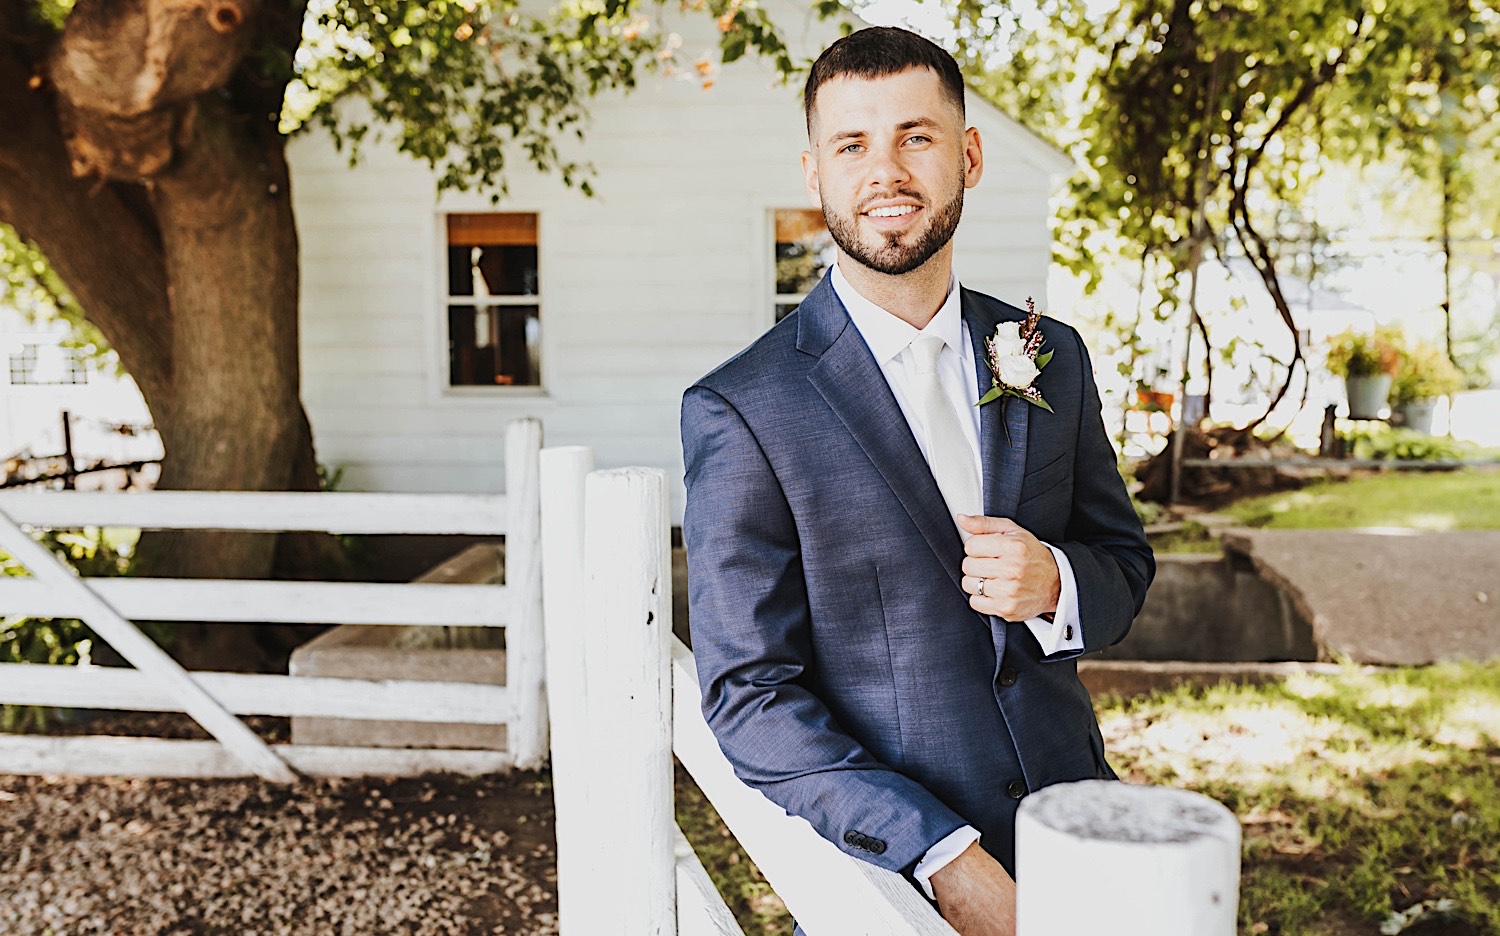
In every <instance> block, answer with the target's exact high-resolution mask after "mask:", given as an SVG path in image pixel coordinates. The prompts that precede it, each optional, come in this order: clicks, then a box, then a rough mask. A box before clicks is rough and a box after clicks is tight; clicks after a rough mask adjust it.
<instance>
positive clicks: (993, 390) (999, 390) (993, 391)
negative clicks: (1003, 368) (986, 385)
mask: <svg viewBox="0 0 1500 936" xmlns="http://www.w3.org/2000/svg"><path fill="white" fill-rule="evenodd" d="M1004 392H1005V388H1004V387H1002V386H1000V385H999V384H995V385H994V386H992V387H990V389H989V391H988V392H987V393H985V395H984V396H982V397H980V398H979V402H978V403H975V404H974V405H975V406H983V405H984V404H986V403H988V402H990V401H991V400H994V399H997V398H998V397H999V396H1000V395H1001V394H1003V393H1004Z"/></svg>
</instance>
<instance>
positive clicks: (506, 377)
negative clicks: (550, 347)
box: [448, 305, 542, 387]
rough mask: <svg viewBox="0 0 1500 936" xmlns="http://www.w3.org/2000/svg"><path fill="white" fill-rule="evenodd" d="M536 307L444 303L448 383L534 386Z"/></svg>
mask: <svg viewBox="0 0 1500 936" xmlns="http://www.w3.org/2000/svg"><path fill="white" fill-rule="evenodd" d="M540 362H541V323H540V321H539V319H538V317H537V307H536V306H494V305H454V306H449V307H448V382H449V384H450V385H452V386H455V387H494V386H505V387H510V386H516V387H535V386H540V385H541V382H542V375H541V364H540Z"/></svg>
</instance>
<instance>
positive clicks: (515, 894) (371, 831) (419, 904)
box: [0, 772, 557, 936]
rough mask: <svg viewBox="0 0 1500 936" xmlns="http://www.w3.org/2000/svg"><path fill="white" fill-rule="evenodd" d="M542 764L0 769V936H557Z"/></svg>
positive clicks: (548, 791)
mask: <svg viewBox="0 0 1500 936" xmlns="http://www.w3.org/2000/svg"><path fill="white" fill-rule="evenodd" d="M555 853H556V852H555V840H554V837H553V824H552V788H551V781H550V775H549V774H547V773H529V772H527V773H514V774H509V775H495V776H490V777H482V778H464V777H455V776H447V775H438V776H432V777H426V778H419V779H409V780H379V779H363V780H344V781H338V780H310V781H307V782H305V783H304V784H302V785H298V786H293V787H281V786H276V785H273V784H266V783H262V782H260V781H256V780H194V781H190V780H127V779H102V780H83V779H77V778H58V777H16V776H4V775H0V882H3V883H0V896H3V899H0V933H4V934H6V936H31V934H36V936H73V934H86V933H109V934H121V936H126V934H128V936H135V934H207V933H213V934H219V933H223V934H229V933H233V934H236V936H271V934H309V936H312V934H317V936H330V934H341V936H342V934H348V936H368V934H381V933H401V934H414V936H416V934H487V936H488V934H519V936H546V934H553V933H556V932H557V898H556V888H555V882H556V865H555Z"/></svg>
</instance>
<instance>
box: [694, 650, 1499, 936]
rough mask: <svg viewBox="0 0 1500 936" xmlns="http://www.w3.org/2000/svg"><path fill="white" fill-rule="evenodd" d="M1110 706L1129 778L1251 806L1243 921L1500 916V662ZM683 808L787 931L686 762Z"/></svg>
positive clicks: (756, 922) (1112, 743) (1447, 926)
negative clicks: (689, 774)
mask: <svg viewBox="0 0 1500 936" xmlns="http://www.w3.org/2000/svg"><path fill="white" fill-rule="evenodd" d="M1098 709H1099V717H1100V724H1101V726H1102V727H1103V730H1104V736H1105V743H1106V745H1107V747H1108V749H1109V753H1110V760H1111V763H1113V764H1114V766H1115V768H1116V769H1117V770H1118V771H1119V773H1120V775H1121V777H1122V778H1124V779H1126V780H1128V781H1131V782H1137V783H1158V784H1164V785H1169V786H1175V787H1183V788H1187V789H1193V790H1198V791H1200V792H1203V793H1206V794H1208V795H1209V796H1212V797H1214V798H1216V799H1218V800H1219V801H1221V802H1223V803H1224V804H1225V805H1227V806H1229V807H1230V808H1231V809H1233V810H1234V811H1235V813H1236V814H1237V815H1238V816H1239V818H1240V821H1241V823H1242V826H1243V828H1244V833H1245V844H1244V860H1243V878H1242V881H1241V894H1240V924H1241V925H1240V932H1241V933H1243V934H1261V933H1265V934H1272V936H1277V934H1283V936H1355V934H1372V936H1373V934H1378V933H1398V932H1406V933H1408V934H1410V936H1417V934H1423V936H1479V934H1494V933H1500V662H1496V663H1490V664H1484V665H1479V664H1465V665H1442V666H1433V667H1409V668H1397V669H1390V670H1384V671H1380V672H1375V673H1372V672H1371V671H1368V670H1361V669H1357V668H1350V669H1348V670H1346V671H1344V672H1343V673H1341V674H1339V675H1336V676H1300V677H1296V678H1293V679H1289V680H1286V681H1284V682H1277V683H1272V684H1268V685H1265V686H1260V687H1230V686H1220V687H1216V688H1213V689H1208V690H1201V689H1200V690H1189V689H1183V690H1179V691H1176V692H1173V693H1169V694H1165V695H1157V696H1151V697H1146V698H1140V699H1132V700H1120V699H1112V698H1105V699H1100V700H1099V704H1098ZM677 808H678V814H679V816H678V819H679V822H680V823H681V824H682V828H683V831H684V832H685V833H686V834H687V836H688V839H689V840H690V841H691V842H692V843H693V847H694V849H695V850H696V851H697V852H698V854H699V856H700V857H701V858H702V859H703V861H704V864H705V865H706V866H707V867H708V869H709V873H710V874H712V875H713V876H714V877H715V878H716V880H717V881H718V883H719V887H720V891H721V892H722V893H724V894H725V895H726V897H727V898H728V899H729V902H730V906H731V908H732V909H733V910H734V911H735V913H736V915H737V916H738V917H739V920H740V924H741V926H742V927H743V928H744V930H745V932H746V934H748V936H772V934H775V936H783V934H789V933H790V932H791V922H790V920H789V919H788V918H787V917H786V915H785V910H784V908H783V907H782V906H781V904H780V901H779V900H778V899H777V898H776V896H775V895H774V893H772V892H771V890H770V888H769V886H768V885H766V884H765V882H764V881H763V880H762V879H761V878H760V876H759V873H758V872H757V871H756V870H755V868H754V867H753V865H751V863H750V861H749V859H748V858H747V857H746V856H745V855H744V854H743V853H742V852H740V851H739V849H738V846H737V845H736V844H735V842H734V840H733V838H731V837H730V836H729V835H728V832H727V830H724V829H723V827H722V826H721V825H720V824H719V821H718V817H717V816H716V815H714V814H713V812H712V809H711V807H709V806H708V805H707V803H706V802H704V801H703V799H702V797H701V794H699V793H698V791H697V789H696V788H695V787H693V786H692V784H691V781H689V780H687V779H686V777H685V776H684V775H682V774H681V773H679V790H678V807H677ZM1022 860H1023V861H1024V858H1023V859H1022ZM1413 908H1415V909H1413ZM1402 914H1404V915H1402Z"/></svg>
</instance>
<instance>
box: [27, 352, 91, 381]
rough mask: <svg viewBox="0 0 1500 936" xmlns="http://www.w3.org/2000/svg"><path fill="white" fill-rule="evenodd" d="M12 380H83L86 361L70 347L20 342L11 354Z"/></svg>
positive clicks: (86, 368) (87, 371)
mask: <svg viewBox="0 0 1500 936" xmlns="http://www.w3.org/2000/svg"><path fill="white" fill-rule="evenodd" d="M10 382H11V383H12V384H18V385H19V384H33V385H43V384H86V383H88V382H89V369H88V364H87V363H86V362H85V361H84V360H83V356H82V355H80V354H79V353H78V352H77V351H76V350H74V349H72V348H59V347H52V346H48V347H45V348H44V347H43V346H41V345H36V344H28V345H23V346H22V348H21V350H20V351H17V352H15V353H14V354H12V355H11V356H10Z"/></svg>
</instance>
